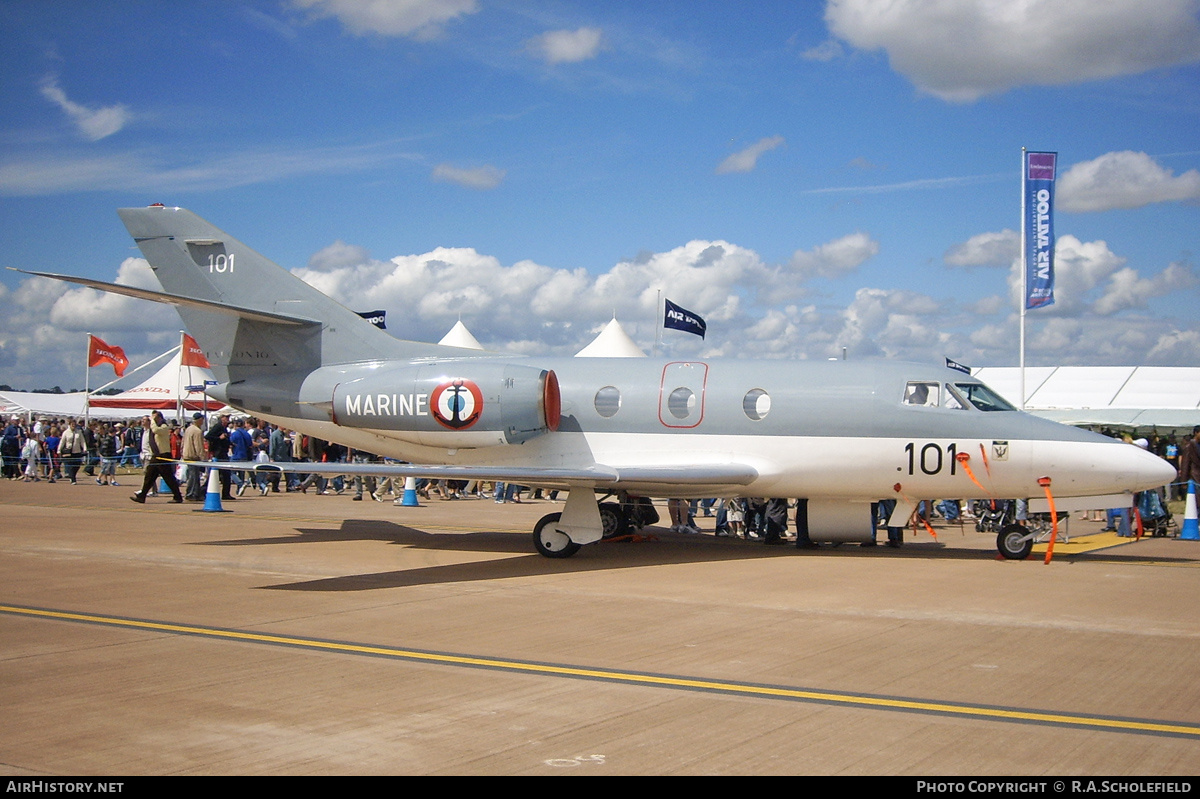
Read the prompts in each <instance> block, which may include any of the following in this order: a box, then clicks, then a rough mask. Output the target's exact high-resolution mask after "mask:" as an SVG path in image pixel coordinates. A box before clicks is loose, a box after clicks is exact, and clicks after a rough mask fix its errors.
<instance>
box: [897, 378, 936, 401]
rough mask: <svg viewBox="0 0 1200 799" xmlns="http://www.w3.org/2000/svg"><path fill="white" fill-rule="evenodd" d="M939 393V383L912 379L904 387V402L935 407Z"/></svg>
mask: <svg viewBox="0 0 1200 799" xmlns="http://www.w3.org/2000/svg"><path fill="white" fill-rule="evenodd" d="M940 393H941V384H940V383H932V382H927V381H924V380H914V381H912V382H911V383H909V384H908V386H907V387H906V388H905V389H904V404H905V405H925V406H928V407H937V405H938V400H939V395H940Z"/></svg>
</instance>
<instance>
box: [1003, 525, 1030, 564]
mask: <svg viewBox="0 0 1200 799" xmlns="http://www.w3.org/2000/svg"><path fill="white" fill-rule="evenodd" d="M996 549H998V550H1000V554H1001V555H1003V556H1004V557H1006V558H1008V559H1009V560H1025V558H1027V557H1029V553H1030V552H1032V551H1033V537H1032V536H1031V535H1030V534H1029V531H1028V530H1026V529H1025V528H1024V527H1022V526H1021V525H1019V524H1010V525H1007V526H1006V527H1005V528H1004V529H1003V530H1001V531H1000V533H999V535H997V536H996Z"/></svg>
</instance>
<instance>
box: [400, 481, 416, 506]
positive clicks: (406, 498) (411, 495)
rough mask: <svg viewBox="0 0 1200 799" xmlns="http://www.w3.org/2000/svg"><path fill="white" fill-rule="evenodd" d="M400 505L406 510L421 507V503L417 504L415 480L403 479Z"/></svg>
mask: <svg viewBox="0 0 1200 799" xmlns="http://www.w3.org/2000/svg"><path fill="white" fill-rule="evenodd" d="M400 504H401V505H402V506H404V507H406V508H419V507H421V503H420V502H417V478H415V477H406V478H404V493H403V494H402V495H401V497H400Z"/></svg>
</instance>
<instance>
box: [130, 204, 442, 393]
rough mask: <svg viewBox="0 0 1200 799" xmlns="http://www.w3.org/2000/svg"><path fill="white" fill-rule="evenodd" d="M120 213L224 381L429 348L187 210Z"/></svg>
mask: <svg viewBox="0 0 1200 799" xmlns="http://www.w3.org/2000/svg"><path fill="white" fill-rule="evenodd" d="M118 213H119V214H120V216H121V220H122V221H123V222H124V223H125V227H126V228H128V230H129V233H130V235H132V236H133V239H134V241H136V242H137V245H138V247H139V248H140V249H141V251H142V254H143V255H145V257H146V260H147V261H148V262H149V263H150V268H151V269H153V270H154V274H155V275H156V276H157V277H158V280H159V282H160V283H161V284H162V287H163V290H164V291H165V292H166V294H168V295H171V297H172V298H174V300H175V302H174V304H175V305H177V306H178V308H179V313H180V315H181V316H182V317H183V320H184V323H185V325H186V326H187V329H188V331H189V332H190V333H191V334H192V336H193V337H195V339H196V341H197V342H198V343H199V344H200V346H201V348H203V350H204V353H205V355H206V356H207V357H208V360H209V362H210V363H211V364H212V366H213V371H214V373H215V374H216V376H217V378H218V379H219V380H221V381H222V382H225V381H229V382H236V381H238V380H241V379H245V378H247V377H249V376H251V375H254V376H257V377H260V378H261V377H262V376H263V375H264V374H271V373H275V374H283V373H289V372H302V373H307V372H310V371H312V370H314V369H317V368H319V367H321V366H323V365H330V364H338V363H354V362H360V361H369V360H377V359H385V358H405V357H418V356H419V355H429V354H431V350H433V349H436V347H434V345H429V344H416V343H414V342H404V341H400V340H398V339H395V338H393V337H391V336H389V335H388V334H387V333H385V332H384V331H382V330H380V329H379V328H377V327H376V326H374V325H372V324H370V323H369V322H367V321H365V320H364V319H362V318H361V317H360V316H359V315H358V314H356V313H354V312H353V311H351V310H349V309H348V308H346V307H345V306H343V305H341V304H339V303H338V302H336V301H334V300H332V299H330V298H329V297H327V296H325V295H324V294H322V293H321V292H320V291H318V290H317V289H315V288H313V287H312V286H310V285H308V284H307V283H305V282H304V281H303V280H301V279H300V278H298V277H296V276H295V275H293V274H291V273H290V272H288V271H287V270H286V269H284V268H283V267H281V266H279V265H278V264H276V263H274V262H273V261H271V260H269V259H267V258H265V257H263V256H262V255H260V254H259V253H257V252H255V251H254V250H253V249H251V248H250V247H247V246H246V245H245V244H243V243H242V242H240V241H238V240H237V239H235V238H233V237H232V236H230V235H229V234H227V233H225V232H224V231H222V230H220V229H218V228H217V227H215V226H213V225H211V224H209V223H208V222H206V221H205V220H203V219H201V218H200V217H199V216H197V215H196V214H193V213H192V212H191V211H187V210H185V209H183V208H169V207H165V206H162V205H152V206H150V207H148V208H122V209H120V210H119V211H118Z"/></svg>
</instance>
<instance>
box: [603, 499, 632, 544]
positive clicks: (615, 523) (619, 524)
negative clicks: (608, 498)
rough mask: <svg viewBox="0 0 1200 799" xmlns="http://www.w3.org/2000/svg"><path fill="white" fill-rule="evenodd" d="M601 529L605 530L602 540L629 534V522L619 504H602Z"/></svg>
mask: <svg viewBox="0 0 1200 799" xmlns="http://www.w3.org/2000/svg"><path fill="white" fill-rule="evenodd" d="M600 527H601V528H602V530H603V532H602V533H601V535H600V537H601V538H612V537H613V536H621V535H625V534H626V533H627V532H629V529H628V528H629V522H628V520H627V519H626V518H625V511H624V510H622V509H621V504H620V503H619V502H601V503H600Z"/></svg>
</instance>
